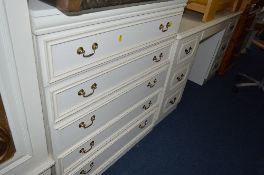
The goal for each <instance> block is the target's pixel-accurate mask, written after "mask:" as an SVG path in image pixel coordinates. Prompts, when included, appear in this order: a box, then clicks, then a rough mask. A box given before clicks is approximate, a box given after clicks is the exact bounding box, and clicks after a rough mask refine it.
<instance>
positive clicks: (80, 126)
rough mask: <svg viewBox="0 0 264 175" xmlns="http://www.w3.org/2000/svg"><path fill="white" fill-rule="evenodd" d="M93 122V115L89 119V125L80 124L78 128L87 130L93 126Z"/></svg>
mask: <svg viewBox="0 0 264 175" xmlns="http://www.w3.org/2000/svg"><path fill="white" fill-rule="evenodd" d="M94 121H95V115H93V116H92V117H91V124H90V125H86V124H85V123H84V122H81V123H80V124H79V128H83V129H86V128H89V127H90V126H92V125H93V123H94Z"/></svg>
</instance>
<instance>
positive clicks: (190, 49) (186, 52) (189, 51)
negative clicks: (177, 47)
mask: <svg viewBox="0 0 264 175" xmlns="http://www.w3.org/2000/svg"><path fill="white" fill-rule="evenodd" d="M192 49H193V48H192V47H189V49H185V54H186V55H189V53H191V51H192Z"/></svg>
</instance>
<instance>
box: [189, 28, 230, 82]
mask: <svg viewBox="0 0 264 175" xmlns="http://www.w3.org/2000/svg"><path fill="white" fill-rule="evenodd" d="M224 32H225V30H222V31H220V32H218V33H217V34H215V35H213V36H211V37H210V38H208V39H206V40H204V41H203V42H201V43H200V45H199V48H198V51H197V54H196V56H195V58H194V63H193V66H192V69H191V72H190V75H189V80H191V81H193V82H195V83H197V84H199V85H203V83H204V80H205V79H206V78H207V76H208V73H209V71H210V68H211V65H212V63H213V61H214V59H215V57H216V54H217V52H218V48H219V46H220V44H221V41H222V38H223V35H224Z"/></svg>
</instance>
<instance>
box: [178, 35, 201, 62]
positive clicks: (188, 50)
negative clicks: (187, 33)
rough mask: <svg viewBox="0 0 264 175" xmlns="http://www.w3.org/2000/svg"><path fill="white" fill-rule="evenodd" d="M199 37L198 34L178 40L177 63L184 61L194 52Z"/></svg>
mask: <svg viewBox="0 0 264 175" xmlns="http://www.w3.org/2000/svg"><path fill="white" fill-rule="evenodd" d="M200 39H201V36H200V34H198V35H195V36H192V37H190V38H188V39H185V40H183V41H181V42H180V46H178V47H180V50H179V53H180V54H179V56H178V58H177V64H180V63H182V62H184V61H186V60H187V59H188V58H190V57H192V56H193V55H194V54H195V53H196V50H197V48H198V45H199V42H200Z"/></svg>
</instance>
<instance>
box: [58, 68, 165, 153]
mask: <svg viewBox="0 0 264 175" xmlns="http://www.w3.org/2000/svg"><path fill="white" fill-rule="evenodd" d="M166 75H167V70H166V71H163V72H161V73H159V74H157V75H154V76H153V77H152V78H151V79H149V80H148V81H145V82H143V83H141V84H140V85H137V86H136V87H133V88H132V89H130V90H127V92H123V94H122V95H120V96H119V97H116V98H115V99H112V100H111V101H109V102H108V103H107V104H105V105H103V106H101V107H99V108H97V109H93V110H89V109H88V111H87V113H86V115H84V116H83V117H82V118H81V119H79V120H77V121H76V122H74V123H72V124H69V125H68V126H66V127H64V128H63V129H55V128H54V130H53V131H54V136H53V140H54V143H53V149H54V152H57V153H61V152H62V151H64V150H66V149H68V148H69V147H71V146H72V145H74V144H76V143H77V142H79V141H80V140H81V139H82V138H84V137H87V136H89V135H90V134H94V133H96V132H99V130H100V129H101V128H103V127H106V126H107V125H109V123H111V122H112V120H113V119H114V118H116V117H118V116H119V115H120V114H121V113H122V112H124V111H126V110H128V109H130V108H131V107H132V106H134V105H135V104H137V103H138V102H139V101H141V100H143V99H144V98H146V97H148V96H150V95H151V94H153V93H155V92H157V91H158V90H159V89H160V88H161V87H163V85H164V81H165V79H166ZM154 82H155V83H154ZM150 84H151V85H152V86H151V87H150ZM156 101H157V97H156V96H154V97H153V98H147V100H146V102H145V101H144V105H143V106H142V107H140V109H141V110H142V112H143V111H145V110H147V108H149V107H151V106H153V105H154V104H155V103H156ZM143 107H144V108H145V109H143ZM109 111H111V112H109ZM106 116H107V117H106ZM80 125H81V126H80ZM84 126H86V127H85V128H84ZM69 136H71V137H70V139H69Z"/></svg>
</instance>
